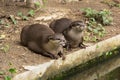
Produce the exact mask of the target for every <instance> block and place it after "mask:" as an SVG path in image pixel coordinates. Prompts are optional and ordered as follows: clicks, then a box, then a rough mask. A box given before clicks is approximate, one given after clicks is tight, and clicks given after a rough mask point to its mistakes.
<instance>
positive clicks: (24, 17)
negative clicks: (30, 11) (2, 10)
mask: <svg viewBox="0 0 120 80" xmlns="http://www.w3.org/2000/svg"><path fill="white" fill-rule="evenodd" d="M17 15H18V16H19V17H21V18H22V19H23V20H28V17H27V16H24V15H23V13H22V12H18V14H17Z"/></svg>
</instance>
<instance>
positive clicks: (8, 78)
mask: <svg viewBox="0 0 120 80" xmlns="http://www.w3.org/2000/svg"><path fill="white" fill-rule="evenodd" d="M4 78H5V80H11V79H12V78H11V76H5V77H4Z"/></svg>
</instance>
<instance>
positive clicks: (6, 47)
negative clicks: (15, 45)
mask: <svg viewBox="0 0 120 80" xmlns="http://www.w3.org/2000/svg"><path fill="white" fill-rule="evenodd" d="M0 49H1V50H2V51H3V52H4V53H7V52H8V51H9V49H10V46H9V45H7V44H6V45H4V46H3V47H1V48H0Z"/></svg>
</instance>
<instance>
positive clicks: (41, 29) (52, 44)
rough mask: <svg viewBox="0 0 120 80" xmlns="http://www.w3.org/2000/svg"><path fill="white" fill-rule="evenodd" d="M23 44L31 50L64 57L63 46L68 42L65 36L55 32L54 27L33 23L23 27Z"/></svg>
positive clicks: (54, 57)
mask: <svg viewBox="0 0 120 80" xmlns="http://www.w3.org/2000/svg"><path fill="white" fill-rule="evenodd" d="M20 39H21V44H22V45H23V46H26V47H28V48H29V49H30V50H31V51H33V52H36V53H38V54H42V55H44V56H47V57H50V58H52V59H58V57H59V56H60V57H62V59H65V56H64V54H63V46H64V45H65V44H66V40H65V38H64V36H63V35H62V34H60V33H54V31H53V30H52V29H50V28H49V27H48V26H46V25H43V24H32V25H27V26H25V27H23V29H22V31H21V35H20Z"/></svg>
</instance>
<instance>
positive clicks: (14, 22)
mask: <svg viewBox="0 0 120 80" xmlns="http://www.w3.org/2000/svg"><path fill="white" fill-rule="evenodd" d="M10 19H11V20H12V22H13V24H17V21H16V20H15V18H14V16H13V15H10Z"/></svg>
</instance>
